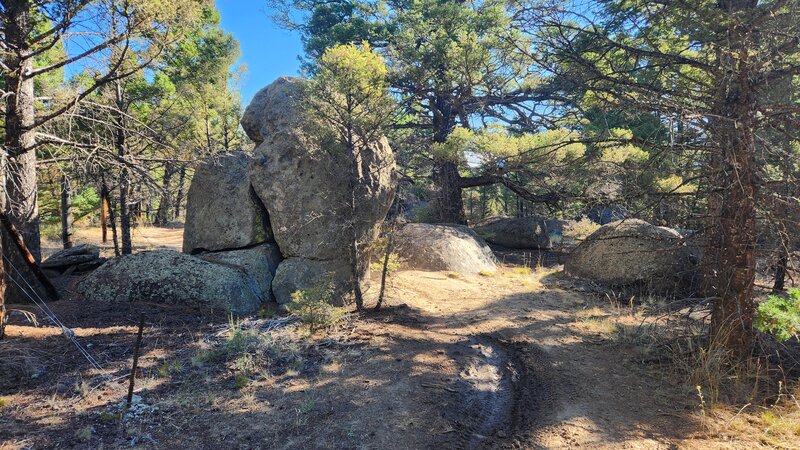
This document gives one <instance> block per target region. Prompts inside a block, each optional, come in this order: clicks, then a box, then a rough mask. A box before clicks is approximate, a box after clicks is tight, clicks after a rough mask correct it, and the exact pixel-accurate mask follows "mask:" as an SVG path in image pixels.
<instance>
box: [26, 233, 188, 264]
mask: <svg viewBox="0 0 800 450" xmlns="http://www.w3.org/2000/svg"><path fill="white" fill-rule="evenodd" d="M102 233H103V232H102V230H101V229H100V227H77V228H75V230H74V234H73V237H72V239H73V242H74V243H75V245H80V244H94V245H97V246H98V247H100V249H101V252H102V255H103V256H105V257H112V256H114V243H113V241H112V239H111V230H109V231H108V238H107V242H105V243H103V242H102V236H103V234H102ZM131 241H133V248H134V251H142V250H156V249H169V250H177V251H181V248H182V246H183V228H180V227H177V226H176V227H174V228H162V227H153V226H149V225H140V226H138V227H135V228H133V230H132V232H131ZM61 248H62V247H61V241H54V240H46V239H45V240H43V241H42V257H43V258H47V257H48V256H49V255H52V254H53V253H55V252H57V251H59V250H61Z"/></svg>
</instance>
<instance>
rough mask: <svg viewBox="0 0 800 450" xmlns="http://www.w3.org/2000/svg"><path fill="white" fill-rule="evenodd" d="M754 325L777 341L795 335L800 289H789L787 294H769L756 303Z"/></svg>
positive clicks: (798, 326)
mask: <svg viewBox="0 0 800 450" xmlns="http://www.w3.org/2000/svg"><path fill="white" fill-rule="evenodd" d="M755 327H756V328H757V329H758V330H760V331H762V332H764V333H769V334H772V335H774V336H775V339H777V340H778V341H779V342H786V341H788V340H789V339H791V338H793V337H797V334H798V332H800V289H790V290H789V296H788V298H786V297H779V296H777V295H770V296H769V297H768V298H767V301H765V302H762V303H761V304H759V305H758V309H757V310H756V322H755Z"/></svg>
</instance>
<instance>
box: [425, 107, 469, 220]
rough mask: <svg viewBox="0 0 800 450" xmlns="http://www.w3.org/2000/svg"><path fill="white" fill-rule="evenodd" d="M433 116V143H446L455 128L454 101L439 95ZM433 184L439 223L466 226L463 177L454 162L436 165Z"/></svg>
mask: <svg viewBox="0 0 800 450" xmlns="http://www.w3.org/2000/svg"><path fill="white" fill-rule="evenodd" d="M434 103H435V108H434V114H433V142H434V143H439V144H440V143H444V142H445V141H446V140H447V136H449V135H450V132H451V131H453V128H454V127H455V117H454V116H453V105H452V99H451V98H449V97H448V96H447V94H442V95H437V96H436V100H435V102H434ZM433 183H434V185H435V186H436V190H437V199H436V200H437V203H438V210H439V221H441V222H444V223H457V224H466V223H467V220H466V217H464V200H463V199H462V198H461V175H460V174H459V173H458V165H457V164H456V163H455V162H454V161H450V160H439V161H436V162H435V163H434V167H433Z"/></svg>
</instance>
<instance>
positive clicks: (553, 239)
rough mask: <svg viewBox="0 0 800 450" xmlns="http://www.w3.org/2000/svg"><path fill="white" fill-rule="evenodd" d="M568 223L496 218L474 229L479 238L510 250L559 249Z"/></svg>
mask: <svg viewBox="0 0 800 450" xmlns="http://www.w3.org/2000/svg"><path fill="white" fill-rule="evenodd" d="M566 223H567V222H566V221H563V220H556V219H545V218H543V217H537V216H530V217H513V218H512V217H494V218H491V219H488V220H486V221H484V222H482V223H480V224H478V225H477V226H475V227H474V230H475V232H476V233H478V236H480V237H482V238H483V239H485V240H486V241H487V242H491V243H492V244H497V245H501V246H503V247H508V248H524V249H529V248H530V249H533V248H538V249H542V250H549V249H552V248H554V247H558V246H559V245H560V244H561V241H562V239H563V235H562V230H563V228H564V225H565V224H566Z"/></svg>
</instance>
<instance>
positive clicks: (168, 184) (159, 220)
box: [153, 163, 175, 227]
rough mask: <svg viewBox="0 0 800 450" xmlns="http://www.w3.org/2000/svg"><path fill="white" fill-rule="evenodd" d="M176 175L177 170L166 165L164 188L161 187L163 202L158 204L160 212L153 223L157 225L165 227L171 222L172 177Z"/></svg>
mask: <svg viewBox="0 0 800 450" xmlns="http://www.w3.org/2000/svg"><path fill="white" fill-rule="evenodd" d="M173 173H175V168H174V166H173V165H172V164H171V163H166V164H165V165H164V179H163V183H164V184H163V186H162V187H161V200H160V201H159V202H158V210H157V211H156V220H154V221H153V222H154V223H155V225H158V226H160V227H163V226H165V225H167V224H168V223H169V221H170V220H171V217H170V216H171V214H172V211H173V207H172V175H173Z"/></svg>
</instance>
